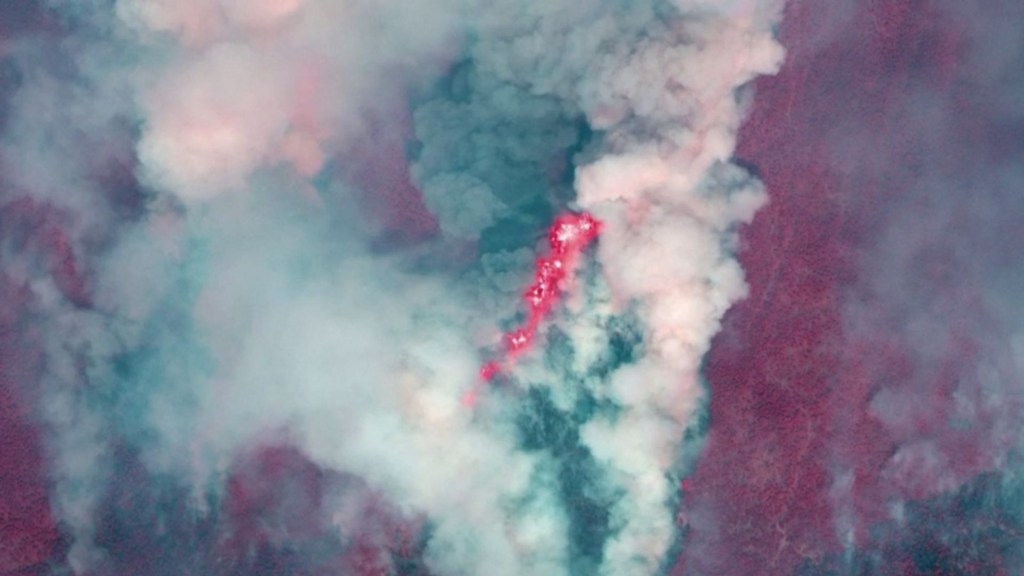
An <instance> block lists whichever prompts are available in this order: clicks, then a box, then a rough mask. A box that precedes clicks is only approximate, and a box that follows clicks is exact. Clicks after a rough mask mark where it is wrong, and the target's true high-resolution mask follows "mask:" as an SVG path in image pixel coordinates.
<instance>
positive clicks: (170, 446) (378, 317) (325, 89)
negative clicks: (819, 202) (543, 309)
mask: <svg viewBox="0 0 1024 576" xmlns="http://www.w3.org/2000/svg"><path fill="white" fill-rule="evenodd" d="M780 9H781V6H780V4H779V3H778V2H770V1H769V2H764V1H753V0H742V1H733V2H724V3H722V2H708V1H704V0H676V1H674V2H666V1H659V0H648V1H642V2H632V1H630V2H624V1H619V0H586V1H583V2H580V1H578V0H574V1H572V2H568V1H566V2H561V1H559V2H544V3H522V2H513V1H503V2H497V3H493V2H476V1H475V0H436V1H433V2H426V3H409V2H393V1H390V0H389V1H383V2H361V1H357V0H258V1H246V0H187V1H180V2H167V1H162V0H118V1H116V2H105V1H98V0H97V1H89V2H77V1H76V2H71V1H67V2H64V1H58V0H54V1H53V2H51V3H50V4H49V5H47V6H45V7H37V8H36V10H37V13H36V14H34V15H32V16H31V18H35V19H34V20H32V21H31V22H26V23H24V24H23V30H24V31H25V32H26V33H24V34H20V35H14V36H12V37H11V38H10V39H8V40H5V41H4V45H3V49H4V57H5V62H6V66H7V70H8V73H9V74H10V75H11V76H12V80H10V82H9V85H10V88H9V92H8V94H7V98H8V103H7V105H6V107H5V117H4V125H3V139H2V156H0V159H2V162H3V165H2V175H3V179H4V188H3V202H4V206H5V208H4V228H3V236H4V244H3V250H4V252H3V263H4V264H3V274H4V279H5V282H6V283H7V284H8V285H9V286H10V290H11V291H13V292H16V293H17V294H18V296H19V298H20V301H19V304H17V305H12V306H11V309H10V310H9V311H8V313H9V314H15V315H17V316H18V317H19V318H21V319H20V320H18V322H20V324H19V326H22V327H23V328H22V329H23V332H20V333H19V337H20V338H23V339H24V341H25V342H26V344H25V345H26V346H30V347H35V349H36V350H37V351H38V360H37V367H38V373H37V374H36V375H35V379H30V378H25V379H24V381H23V382H20V384H22V386H21V387H20V389H19V391H18V392H19V394H20V395H21V396H23V397H24V401H25V402H26V403H27V405H29V406H31V407H32V413H33V417H34V418H36V419H38V421H39V422H40V426H41V428H40V429H41V431H42V432H41V443H42V445H43V448H42V449H43V451H44V453H45V454H46V461H47V465H48V472H47V474H48V478H49V484H50V490H51V497H50V505H51V506H52V511H53V515H54V517H55V518H56V519H57V521H58V522H59V525H60V526H61V527H62V531H63V533H64V537H65V539H66V542H67V546H68V547H69V548H68V549H67V552H66V558H67V560H66V562H67V567H68V568H69V569H70V570H71V571H72V572H73V573H76V574H105V573H112V572H116V573H121V572H123V571H124V570H127V569H128V568H127V567H126V566H125V565H124V564H125V558H124V557H123V555H122V554H120V553H119V552H117V551H116V550H115V549H114V547H112V546H111V544H110V538H111V535H110V534H109V533H107V532H108V531H109V527H108V526H107V525H105V523H109V522H110V519H109V518H108V516H109V514H110V512H109V510H108V508H109V507H110V506H111V503H110V501H109V500H110V498H112V495H113V494H116V493H117V487H118V486H119V485H120V484H121V483H122V482H126V481H127V480H125V477H126V474H127V473H126V471H125V470H126V469H127V468H128V467H129V466H128V464H127V463H126V462H128V461H131V462H135V464H133V465H132V466H134V467H133V468H131V469H132V470H134V473H133V474H134V476H133V477H134V478H135V480H133V482H137V483H139V485H140V486H139V487H138V490H139V491H141V492H146V493H149V494H150V496H148V498H153V499H156V500H157V501H164V500H163V499H166V498H170V496H167V495H168V494H172V493H173V494H176V496H174V497H173V499H172V500H173V501H175V502H177V504H176V505H177V506H185V507H186V509H187V510H188V511H189V512H188V514H189V515H192V516H194V517H195V518H196V520H195V522H197V523H198V524H197V525H201V524H203V522H206V521H210V522H213V521H214V520H211V519H215V518H217V517H219V516H223V515H225V514H227V512H225V506H228V504H230V502H231V501H233V499H238V498H240V497H241V496H239V495H238V494H237V493H236V492H237V491H238V490H240V489H239V488H238V483H239V482H240V481H241V480H239V479H238V477H239V476H241V477H243V478H244V476H245V472H244V470H245V465H244V462H246V461H247V459H252V458H257V460H258V459H259V456H258V453H259V451H260V450H265V449H272V448H273V447H275V446H276V447H283V446H290V447H294V450H296V451H297V452H298V453H299V454H301V457H302V458H304V459H308V461H309V462H311V464H312V465H314V466H315V467H317V468H318V469H319V470H321V471H322V472H321V474H330V475H332V478H335V480H332V481H329V482H328V481H325V482H326V483H327V485H328V486H329V488H330V489H329V490H328V492H329V493H328V494H327V495H324V496H322V500H321V501H320V502H319V504H318V505H317V506H315V507H313V509H312V510H310V511H308V515H309V516H310V517H308V518H305V519H303V522H306V523H308V524H310V525H314V526H320V528H321V529H320V532H321V535H320V536H319V538H322V539H324V541H323V543H322V547H327V548H328V549H330V548H332V547H333V548H335V549H337V550H339V551H350V550H351V549H355V548H357V547H358V546H360V545H361V544H360V543H361V542H362V543H364V544H365V542H366V541H367V539H368V541H370V542H374V543H376V544H377V545H379V546H380V547H383V548H386V549H387V550H386V551H387V552H388V554H386V555H385V556H386V557H385V558H383V559H380V560H379V561H380V562H384V564H385V565H386V568H385V571H395V570H399V568H398V567H397V566H398V563H399V560H400V557H402V554H401V553H400V551H399V550H398V547H397V545H395V544H394V543H393V542H391V541H390V538H391V536H389V535H388V534H385V532H388V530H390V529H387V528H383V527H378V528H376V529H372V528H367V527H368V526H370V525H371V524H373V522H371V521H370V520H369V519H368V517H369V516H374V517H377V518H378V521H379V522H380V523H384V524H386V523H385V522H384V521H383V520H380V519H379V517H380V516H381V515H385V516H391V517H393V518H392V520H391V522H393V523H395V524H396V525H402V526H405V527H406V528H405V529H406V530H409V531H411V536H410V538H411V541H412V542H418V544H416V545H415V546H413V548H415V549H416V550H417V551H416V552H415V554H413V555H415V556H418V560H417V562H420V563H421V565H422V569H424V570H428V571H429V572H430V573H432V574H496V575H497V574H508V575H510V576H512V575H514V576H519V575H529V574H536V575H553V574H570V573H572V574H607V575H630V574H654V573H656V572H658V571H659V570H661V569H663V567H664V566H665V565H666V563H667V562H669V561H670V558H669V552H670V550H671V549H672V547H673V544H674V542H676V539H677V537H678V531H677V529H676V524H675V520H674V516H675V506H676V505H677V504H678V482H679V480H680V478H681V474H683V473H684V472H685V470H686V468H687V466H689V465H690V458H688V457H687V456H686V453H687V450H691V451H692V449H688V448H686V447H684V446H683V440H684V437H686V435H687V429H688V427H689V428H691V430H690V433H689V437H690V438H691V439H693V441H696V438H697V436H699V434H697V432H699V430H698V429H699V428H700V426H699V425H696V426H694V423H695V422H699V419H700V416H699V413H700V411H701V410H702V408H701V405H702V397H703V391H702V390H703V389H702V385H701V383H700V376H699V368H700V363H701V358H702V357H703V355H704V353H705V352H706V351H707V349H708V347H709V344H710V341H711V338H712V336H714V334H715V333H716V332H717V331H718V328H719V322H720V319H721V318H722V315H723V314H724V313H725V311H726V310H727V309H728V308H729V306H730V305H731V304H732V303H733V302H735V301H737V300H738V299H740V298H742V297H743V296H744V294H745V290H746V288H745V284H744V280H743V273H742V270H741V269H740V267H739V265H738V264H737V262H736V260H735V259H734V257H733V252H734V250H735V248H736V236H735V234H736V230H737V226H738V225H740V224H742V223H744V222H748V221H749V220H750V219H751V218H752V217H753V215H754V213H755V212H756V211H757V209H758V208H759V207H760V206H761V205H762V204H763V203H764V202H765V194H764V191H763V189H762V187H761V186H760V184H759V183H758V182H757V181H756V180H755V179H753V178H752V177H751V176H750V175H749V174H748V173H747V172H746V171H745V170H743V169H741V168H739V167H738V166H736V165H734V164H732V163H731V162H730V159H731V157H732V152H733V149H734V147H735V138H736V132H737V130H738V128H739V125H740V122H741V120H742V115H743V111H744V106H745V102H746V99H745V97H744V94H743V93H742V89H743V87H744V86H746V85H747V84H748V83H749V82H750V81H751V80H753V79H754V78H755V77H756V76H757V75H760V74H768V73H772V72H773V71H775V70H776V69H777V67H778V66H779V65H780V63H781V60H782V54H783V53H782V49H781V47H780V46H779V45H778V44H777V43H776V41H775V40H774V38H773V32H772V29H773V26H774V25H775V24H776V22H777V20H778V18H779V15H780ZM25 18H26V19H28V18H30V16H25ZM567 210H571V211H576V212H579V211H587V212H589V213H590V214H592V215H594V216H595V217H596V218H597V219H598V220H599V221H600V222H601V226H602V228H601V230H602V232H601V235H600V238H599V239H598V245H597V247H596V249H595V250H591V251H589V252H587V253H585V254H584V255H583V257H582V258H581V259H579V261H577V262H575V263H574V264H575V265H574V269H573V270H571V271H570V274H569V276H568V277H567V278H566V279H565V280H564V281H563V282H562V283H561V286H560V287H559V288H560V290H562V291H564V292H565V296H566V300H564V304H559V305H557V306H556V307H555V308H554V310H553V314H552V315H551V317H550V319H547V320H545V321H544V322H543V323H542V325H541V327H540V331H539V333H538V334H537V335H536V340H535V342H533V343H532V347H531V349H530V350H527V351H525V352H524V354H523V356H522V357H521V358H519V359H518V360H517V362H516V364H515V365H514V366H511V365H510V366H509V367H508V368H507V370H505V371H503V373H502V374H501V375H500V377H499V378H497V379H496V380H495V381H494V382H488V383H486V385H485V387H484V388H483V389H482V390H480V396H479V399H478V401H477V402H474V403H472V404H467V403H465V402H462V401H460V399H461V398H464V397H465V394H466V393H467V391H469V390H472V389H473V388H474V387H477V386H480V382H479V380H480V375H479V367H480V365H481V363H482V362H483V361H484V360H485V359H486V357H487V356H488V355H494V354H498V355H500V354H501V350H502V347H503V346H504V344H503V343H502V341H501V334H502V333H503V331H505V330H508V329H509V328H510V327H511V326H513V325H514V324H515V322H516V321H517V318H518V317H519V316H520V315H521V314H522V313H523V306H522V299H521V297H520V294H521V292H522V291H523V290H524V289H525V287H526V286H527V284H528V283H529V278H530V274H531V273H532V267H533V261H534V259H535V258H536V257H539V256H544V250H545V247H544V245H543V244H542V243H541V242H540V241H539V239H540V238H542V237H543V236H544V235H545V230H546V228H547V226H548V225H549V224H550V223H551V222H552V220H553V218H554V217H555V216H556V215H557V214H558V213H561V212H565V211H567ZM26 222H27V223H26ZM55 244H56V247H55V246H54V245H55ZM551 427H557V428H558V431H557V432H556V433H552V432H551V431H549V430H548V428H551ZM279 449H280V448H279ZM253 454H257V455H256V456H254V455H253ZM262 473H266V471H263V472H262ZM342 478H344V479H347V480H344V481H342V480H341V479H342ZM233 490H234V492H233ZM243 491H244V490H243ZM140 497H141V496H140ZM292 497H293V498H296V499H301V498H303V497H304V496H302V495H293V496H292ZM225 502H227V503H228V504H225ZM228 508H230V506H228ZM381 510H386V511H387V512H382V511H381ZM203 519H207V520H203ZM224 522H227V520H224ZM268 522H269V521H268ZM382 525H383V524H382ZM196 529H198V528H196ZM265 530H267V532H268V534H267V535H265V537H266V538H267V539H269V541H270V542H271V543H272V544H273V543H275V542H276V544H279V545H283V544H282V543H283V542H284V541H286V540H287V539H288V538H289V537H290V534H289V530H294V528H292V529H289V528H287V527H285V526H270V527H265ZM375 531H377V532H381V533H377V534H374V533H373V532H375ZM281 539H284V540H281ZM211 546H212V547H213V548H216V546H213V545H212V544H211V543H209V542H208V543H205V544H203V547H206V548H209V547H211ZM222 552H223V551H222ZM206 553H207V554H210V555H211V557H213V556H215V555H216V551H210V550H207V551H206ZM341 553H342V552H339V554H341ZM243 556H244V555H243ZM321 561H322V560H318V559H317V555H315V554H310V555H309V557H307V558H303V559H299V560H296V562H299V564H302V563H307V564H309V566H313V565H316V563H317V562H321ZM210 562H213V560H210ZM236 562H241V560H237V559H236ZM309 566H305V568H309ZM224 569H227V568H224ZM231 569H239V568H238V566H234V567H231ZM152 570H156V569H155V568H153V569H152ZM167 570H170V569H169V568H168V569H167ZM194 570H196V571H197V572H206V571H211V572H212V571H216V568H214V567H213V566H212V565H205V566H203V567H196V568H194ZM150 573H153V572H150Z"/></svg>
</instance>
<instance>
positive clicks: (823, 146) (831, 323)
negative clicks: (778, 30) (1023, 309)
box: [672, 0, 991, 576]
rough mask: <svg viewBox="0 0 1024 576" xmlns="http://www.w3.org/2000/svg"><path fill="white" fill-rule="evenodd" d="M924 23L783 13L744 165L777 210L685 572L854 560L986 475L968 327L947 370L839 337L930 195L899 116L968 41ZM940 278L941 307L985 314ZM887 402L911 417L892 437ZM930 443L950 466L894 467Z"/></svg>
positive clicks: (737, 322)
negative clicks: (909, 206) (905, 515)
mask: <svg viewBox="0 0 1024 576" xmlns="http://www.w3.org/2000/svg"><path fill="white" fill-rule="evenodd" d="M928 12H929V11H928V9H927V7H926V4H925V3H921V2H909V3H908V2H895V1H888V0H869V1H867V2H862V3H857V2H841V1H840V2H829V3H818V2H790V3H789V4H788V6H787V10H786V17H785V20H784V23H783V30H782V33H783V42H784V43H785V44H786V46H787V49H788V50H789V53H788V56H787V62H786V64H785V66H784V68H783V70H782V71H781V73H780V74H779V75H778V76H776V77H772V78H764V79H762V80H760V81H759V82H758V83H757V95H756V99H755V104H754V109H753V111H752V114H751V118H750V119H749V121H748V122H747V123H746V125H745V127H744V129H743V131H742V133H741V135H740V143H739V150H738V155H739V156H740V157H741V158H743V159H744V160H747V161H749V162H750V163H751V164H753V165H754V166H756V167H757V169H758V171H759V172H760V174H759V176H760V177H761V178H762V180H764V182H765V183H766V185H767V187H768V190H769V193H770V195H771V202H770V203H769V204H768V205H767V206H766V207H765V208H764V209H763V210H762V211H761V212H760V213H759V214H758V215H757V217H756V219H755V220H754V222H753V223H752V224H751V225H750V226H749V227H748V228H747V229H746V230H744V231H743V234H742V239H743V246H744V247H745V251H744V252H742V253H741V260H742V263H743V267H744V269H745V271H746V275H747V280H748V282H749V284H750V297H749V298H748V299H747V300H746V301H744V302H742V303H740V304H739V305H737V306H736V307H735V308H734V309H733V310H732V311H731V312H730V313H729V314H728V316H727V318H726V320H725V322H724V328H723V331H722V333H721V334H720V335H719V336H718V337H717V338H716V340H715V342H714V345H713V348H712V350H711V353H710V355H709V359H708V360H709V362H708V368H707V376H708V379H709V382H710V388H711V404H710V416H711V418H710V420H711V422H712V423H713V424H712V426H711V429H710V432H709V435H708V440H707V447H706V450H705V451H704V453H703V454H702V455H701V459H700V461H699V462H698V465H697V468H696V470H695V472H694V474H693V475H692V476H691V477H690V478H689V479H688V480H687V482H686V483H685V484H684V486H683V500H684V504H683V507H682V509H681V512H680V521H681V522H682V523H684V524H688V525H689V526H690V531H689V533H688V536H687V539H686V542H685V543H684V552H683V555H682V557H681V558H680V560H679V562H678V564H677V565H676V566H675V568H674V570H673V572H672V573H673V574H676V575H683V574H701V575H705V576H707V575H730V574H736V575H741V574H743V575H745V574H764V575H773V574H792V573H793V571H794V569H796V568H797V567H798V566H799V565H800V564H801V563H804V562H814V561H816V560H817V559H820V558H822V557H823V556H825V555H827V554H832V553H836V552H838V551H839V550H841V546H842V544H843V543H842V542H840V537H842V538H844V539H845V538H846V537H847V535H850V536H852V537H853V539H854V542H853V543H854V544H855V545H865V544H867V542H866V539H867V538H868V534H869V528H870V527H871V526H872V525H873V524H874V523H876V522H884V521H886V518H887V514H888V508H887V507H888V506H889V505H890V504H891V503H892V502H895V501H900V500H905V499H908V498H920V497H925V496H928V495H931V494H935V493H936V492H938V491H940V490H948V489H951V488H955V487H956V485H957V484H958V483H959V482H963V481H965V480H966V479H968V478H970V477H971V475H973V474H977V473H978V472H980V471H982V470H984V469H986V466H989V465H990V464H991V462H988V461H986V459H985V458H983V457H980V456H979V454H983V453H985V452H986V451H985V450H982V449H981V448H982V447H983V446H984V445H985V443H986V442H987V441H988V439H989V438H990V433H989V428H990V427H991V426H990V424H988V423H986V418H987V416H985V415H980V416H979V424H980V425H978V426H975V427H974V428H972V429H970V430H952V429H950V428H949V426H948V425H947V422H948V419H949V416H950V414H951V411H952V409H953V403H954V399H953V397H952V389H953V386H954V385H955V384H956V382H957V378H958V375H957V373H956V371H955V370H954V368H955V367H956V366H957V365H958V364H971V363H972V362H973V361H974V359H975V355H974V354H975V353H974V351H973V350H974V346H973V345H972V342H971V337H970V327H967V326H950V327H949V330H950V334H949V337H948V342H949V345H948V346H946V347H945V350H943V355H944V356H942V358H940V360H941V361H940V362H938V363H937V365H936V366H932V367H922V366H919V365H917V364H916V363H915V361H914V360H913V357H914V343H913V342H910V341H908V340H907V339H906V336H904V335H901V334H900V333H899V331H898V330H895V329H894V330H893V331H891V332H890V333H879V332H878V331H874V332H872V331H868V332H865V333H858V334H856V335H854V334H851V333H850V332H849V327H848V325H847V324H844V318H845V316H844V313H845V312H846V309H845V308H844V306H846V305H848V300H847V298H848V295H849V293H850V290H851V287H853V286H857V285H861V284H864V283H866V282H867V281H868V279H867V278H865V277H864V276H865V274H864V271H863V270H862V269H861V266H862V257H863V255H864V253H865V252H866V251H867V250H870V249H871V247H873V246H874V245H875V244H876V243H877V241H878V238H879V236H878V235H879V234H881V232H882V231H883V229H880V228H879V226H878V224H877V223H878V222H879V221H883V220H884V219H885V218H886V217H887V214H886V206H887V205H888V204H887V203H888V202H890V201H891V200H892V198H894V197H896V196H897V195H899V194H903V193H905V192H906V191H907V190H908V189H909V188H910V187H912V186H914V185H915V181H914V178H915V175H914V174H913V172H912V171H911V170H907V169H904V168H902V167H903V166H905V165H907V164H909V163H910V160H912V159H913V156H912V155H913V154H914V151H915V143H916V142H917V141H918V140H917V139H920V138H921V136H920V134H915V133H914V130H920V128H919V127H916V126H905V125H902V124H900V121H901V118H900V113H901V109H900V107H901V106H904V105H905V103H906V102H907V98H908V94H911V93H912V90H915V89H916V90H921V88H922V86H928V87H929V88H931V89H934V90H936V91H937V92H940V91H941V90H942V89H943V88H942V87H943V85H944V84H946V83H949V82H951V78H953V76H954V75H955V71H956V66H957V63H958V60H960V59H961V58H962V52H961V51H962V47H961V46H960V44H959V40H958V38H957V36H956V35H955V34H951V33H950V32H949V29H951V28H952V29H955V28H956V27H955V26H953V25H951V23H950V22H949V21H948V20H947V19H944V18H942V17H941V16H940V15H938V14H935V13H928ZM922 63H927V68H926V70H927V72H922V69H921V67H922ZM915 75H916V78H915V77H914V76H915ZM880 135H884V136H880ZM856 138H861V141H859V142H858V141H856ZM865 138H867V140H866V141H865V140H864V139H865ZM933 280H934V279H930V280H929V281H930V282H932V289H933V290H935V291H939V292H940V294H941V296H939V297H937V298H936V300H938V301H940V302H945V301H947V300H948V301H949V302H951V303H955V305H957V306H963V305H968V304H965V303H969V302H970V297H969V295H967V294H957V293H955V292H954V290H953V288H952V287H951V286H949V285H947V284H943V283H942V282H940V281H937V280H936V281H933ZM964 315H965V316H967V314H964ZM881 390H886V391H887V392H886V393H887V394H888V395H889V396H892V400H893V404H898V405H901V406H907V407H909V408H907V409H906V411H907V412H908V414H903V415H900V414H896V415H892V416H891V418H890V420H888V421H887V420H885V415H884V414H880V413H879V406H880V405H881V404H884V403H882V402H880V398H881V397H880V396H879V392H880V391H881ZM908 398H909V399H911V400H906V399H908ZM900 399H903V400H906V401H903V400H900ZM897 400H900V401H899V402H898V403H897ZM911 412H912V414H911ZM904 416H906V418H904ZM901 426H905V428H901ZM925 441H927V442H930V443H931V444H930V445H932V446H935V447H936V448H935V450H934V452H931V453H929V454H930V456H928V457H934V458H936V459H937V461H936V462H937V463H936V464H935V465H934V466H932V467H931V468H929V461H927V458H925V456H920V455H918V456H915V454H916V453H915V452H913V451H911V452H908V453H907V456H906V457H905V459H906V460H907V461H906V462H904V463H903V465H901V462H900V456H899V455H898V452H897V450H898V449H899V448H900V447H901V446H906V445H907V444H910V445H912V446H913V445H917V444H920V443H923V442H925ZM914 458H921V459H920V460H914ZM947 459H948V460H947ZM901 466H902V468H901ZM904 468H905V469H906V470H905V472H906V474H903V473H901V470H903V469H904ZM932 468H934V469H932ZM840 535H841V536H840Z"/></svg>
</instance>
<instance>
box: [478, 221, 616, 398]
mask: <svg viewBox="0 0 1024 576" xmlns="http://www.w3.org/2000/svg"><path fill="white" fill-rule="evenodd" d="M600 232H601V222H600V221H598V220H597V219H596V218H594V217H593V216H592V215H590V214H589V213H587V212H582V213H579V214H577V213H574V212H567V213H565V214H562V215H560V216H559V217H558V218H555V221H554V223H552V224H551V228H550V229H549V230H548V247H549V249H548V254H547V255H545V256H540V257H538V258H537V264H536V270H535V272H534V276H533V283H532V284H530V286H529V288H527V289H526V291H525V292H523V299H524V300H525V301H526V304H527V308H528V310H529V314H528V315H527V318H526V322H525V323H524V324H523V325H521V326H519V327H517V328H515V329H514V330H512V331H511V332H509V333H507V334H505V337H504V341H505V351H504V355H503V356H502V358H500V359H497V360H490V361H488V362H487V363H486V364H484V365H483V367H481V368H480V378H481V380H482V381H483V382H489V381H491V380H492V379H493V378H494V377H495V376H496V375H497V374H498V373H499V372H501V371H502V369H503V367H505V366H508V365H510V364H511V363H512V362H514V361H515V359H516V357H518V356H519V355H520V354H522V353H523V352H524V351H525V350H527V349H529V348H530V346H531V345H532V344H533V339H534V336H535V335H536V334H537V328H538V327H539V326H540V323H541V322H542V321H543V320H544V318H545V317H546V316H547V315H548V314H549V313H550V312H551V309H552V308H553V307H554V305H555V304H556V303H557V302H558V299H559V298H560V297H561V294H562V291H563V290H564V286H563V281H564V280H565V279H566V277H567V276H568V274H569V271H571V270H572V269H573V268H574V266H575V264H576V261H577V260H578V259H579V255H580V253H581V252H583V250H584V249H585V248H586V247H587V246H588V245H589V244H590V243H591V242H592V241H593V240H594V239H595V238H597V235H598V234H600ZM477 395H478V390H477V389H476V388H474V389H473V390H470V391H469V392H467V393H466V395H465V396H463V399H462V400H463V403H465V404H469V405H472V404H474V403H475V402H476V398H477Z"/></svg>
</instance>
